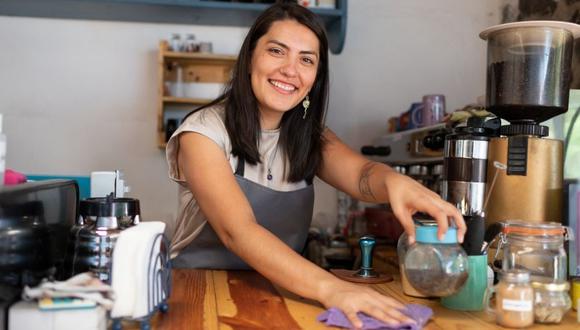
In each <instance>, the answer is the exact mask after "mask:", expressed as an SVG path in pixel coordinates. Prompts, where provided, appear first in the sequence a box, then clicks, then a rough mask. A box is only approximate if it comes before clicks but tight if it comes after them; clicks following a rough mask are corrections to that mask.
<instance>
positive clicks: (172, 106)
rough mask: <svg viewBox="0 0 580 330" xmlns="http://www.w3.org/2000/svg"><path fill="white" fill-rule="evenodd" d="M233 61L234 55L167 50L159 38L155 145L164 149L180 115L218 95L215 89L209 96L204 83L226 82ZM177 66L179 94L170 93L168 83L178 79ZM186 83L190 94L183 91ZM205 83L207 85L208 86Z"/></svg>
mask: <svg viewBox="0 0 580 330" xmlns="http://www.w3.org/2000/svg"><path fill="white" fill-rule="evenodd" d="M236 60H237V57H236V56H231V55H222V54H212V53H186V52H173V51H170V50H169V45H168V44H167V41H165V40H162V41H161V42H160V43H159V53H158V88H157V91H158V103H157V109H158V110H157V145H158V146H159V148H162V149H164V148H165V146H166V145H167V138H168V136H169V135H171V134H172V133H173V131H174V130H175V129H177V127H178V124H179V121H181V120H182V119H183V116H185V115H186V114H187V113H188V112H190V111H191V110H193V109H195V108H197V107H199V106H200V105H204V104H208V103H209V102H211V101H213V99H214V98H215V97H217V96H219V93H218V92H217V91H215V92H216V94H215V95H208V94H207V93H208V92H207V89H204V86H203V84H211V85H212V86H215V85H216V84H217V85H218V86H219V85H222V86H223V84H226V83H227V82H228V81H229V79H230V77H231V71H232V69H233V67H234V65H235V63H236ZM176 65H177V66H178V67H179V68H180V70H181V80H182V81H181V83H182V84H184V86H183V87H184V88H183V90H182V93H181V94H174V95H172V94H171V93H172V91H171V88H169V86H168V85H171V84H175V83H176V82H177V81H178V78H177V77H178V76H179V75H178V74H177V72H176V70H178V69H177V66H176ZM186 84H187V85H188V86H189V88H191V91H193V93H192V94H190V95H188V93H186V92H185V85H186ZM205 86H206V87H207V85H205ZM196 89H198V91H200V90H205V92H204V93H200V92H197V93H196V92H195V90H196ZM188 90H189V89H188ZM211 91H212V92H213V89H212V90H211ZM176 95H178V96H176ZM198 95H203V96H198ZM188 96H189V97H188ZM195 96H198V97H195ZM170 113H173V115H170ZM172 116H173V118H172Z"/></svg>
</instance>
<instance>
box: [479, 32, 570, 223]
mask: <svg viewBox="0 0 580 330" xmlns="http://www.w3.org/2000/svg"><path fill="white" fill-rule="evenodd" d="M579 35H580V26H579V25H577V24H573V23H567V22H556V21H529V22H518V23H509V24H502V25H498V26H494V27H491V28H489V29H487V30H485V31H483V32H482V33H481V34H480V37H481V38H482V39H483V40H487V42H488V53H487V90H486V107H487V109H488V111H490V112H491V113H493V114H495V115H496V116H497V117H498V118H501V119H504V120H506V121H508V122H509V125H504V126H502V127H501V128H500V132H499V136H496V137H492V138H491V139H490V143H489V150H488V168H487V179H488V185H487V194H488V195H489V196H487V197H486V198H487V201H486V205H485V209H484V212H485V214H486V221H487V224H488V226H489V225H493V224H495V223H498V222H500V221H503V220H507V219H519V220H523V221H527V222H532V223H541V222H561V221H562V203H563V201H562V199H563V188H562V187H563V141H561V140H556V139H550V138H547V136H548V133H549V132H548V127H547V126H544V125H542V122H544V121H546V120H548V119H550V118H552V117H554V116H557V115H559V114H562V113H564V112H566V111H567V109H568V97H569V93H570V80H571V63H572V53H573V46H574V39H575V38H577V37H578V36H579Z"/></svg>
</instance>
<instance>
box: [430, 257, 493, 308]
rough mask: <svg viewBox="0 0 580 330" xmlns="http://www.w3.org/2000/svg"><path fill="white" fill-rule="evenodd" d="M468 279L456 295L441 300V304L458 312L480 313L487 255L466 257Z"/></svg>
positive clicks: (482, 306)
mask: <svg viewBox="0 0 580 330" xmlns="http://www.w3.org/2000/svg"><path fill="white" fill-rule="evenodd" d="M467 262H468V264H469V277H468V278H467V283H465V286H464V287H463V288H462V289H461V290H460V291H459V292H457V293H455V294H453V295H451V296H447V297H443V298H441V304H442V305H443V306H445V307H446V308H449V309H454V310H459V311H481V310H483V309H484V308H485V302H484V296H485V290H486V289H487V255H480V256H468V257H467Z"/></svg>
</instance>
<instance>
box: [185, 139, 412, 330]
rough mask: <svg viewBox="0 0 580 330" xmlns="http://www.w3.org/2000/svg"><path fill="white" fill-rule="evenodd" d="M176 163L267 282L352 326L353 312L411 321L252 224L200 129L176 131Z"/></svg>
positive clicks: (232, 245) (225, 237)
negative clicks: (334, 310) (338, 312)
mask: <svg viewBox="0 0 580 330" xmlns="http://www.w3.org/2000/svg"><path fill="white" fill-rule="evenodd" d="M179 145H180V149H179V153H178V165H179V169H180V171H181V172H182V173H183V175H184V176H185V178H186V181H187V184H188V186H189V188H190V189H191V191H192V193H193V196H194V198H195V199H196V200H197V202H198V204H199V206H200V208H201V210H202V212H203V213H204V214H205V215H206V216H207V218H208V221H209V223H210V225H211V226H212V227H213V229H214V230H215V231H216V233H217V235H218V236H219V238H220V240H221V241H222V242H223V243H224V245H225V246H226V247H227V248H228V249H230V250H231V251H232V252H234V253H235V254H236V255H238V256H239V257H240V258H242V259H243V260H244V261H245V262H246V263H248V264H249V265H250V266H252V267H253V268H254V269H255V270H257V271H258V272H260V273H261V274H262V275H264V276H265V277H266V278H268V279H269V280H270V281H272V282H274V283H276V284H277V285H279V286H281V287H283V288H285V289H287V290H289V291H292V292H294V293H296V294H298V295H301V296H303V297H306V298H310V299H315V300H318V301H320V302H321V303H322V304H324V305H325V306H326V307H333V306H334V307H338V308H340V309H342V310H343V311H344V312H345V314H346V315H347V316H348V318H349V319H350V320H351V322H353V324H355V325H356V326H362V324H361V322H360V320H359V319H358V318H357V316H356V312H359V311H362V312H365V313H366V314H368V315H371V316H373V317H376V318H378V319H381V320H383V321H385V322H388V323H391V324H398V323H400V322H402V321H405V322H409V321H410V319H409V318H407V317H406V316H404V315H403V314H402V313H401V312H399V311H398V309H401V308H403V306H402V305H401V303H399V302H397V301H396V300H394V299H392V298H389V297H385V296H383V295H381V294H379V293H377V292H376V291H374V290H372V289H369V288H365V287H361V286H358V285H354V284H352V283H348V282H345V281H342V280H339V279H338V278H336V277H334V276H333V275H331V274H330V273H328V272H326V271H324V270H322V269H321V268H319V267H317V266H316V265H314V264H313V263H311V262H309V261H308V260H306V259H304V258H302V257H301V256H300V255H299V254H297V253H296V252H294V250H292V249H291V248H289V247H288V246H287V245H286V244H284V243H283V242H282V241H281V240H280V239H278V238H277V237H276V236H274V235H273V234H272V233H270V232H269V231H268V230H266V229H265V228H263V227H262V226H260V225H259V224H257V223H256V220H255V217H254V214H253V212H252V208H251V206H250V204H249V202H248V200H247V199H246V197H245V195H244V194H243V192H242V190H241V189H240V187H239V185H238V184H237V182H236V180H235V177H234V175H233V174H232V169H231V167H230V164H229V163H228V161H227V159H226V158H225V156H224V153H223V150H222V149H220V148H219V147H218V146H217V145H216V144H215V143H214V142H213V141H211V140H210V139H209V138H207V137H205V136H203V135H201V134H198V133H191V132H190V133H182V134H181V135H180V136H179Z"/></svg>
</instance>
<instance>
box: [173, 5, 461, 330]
mask: <svg viewBox="0 0 580 330" xmlns="http://www.w3.org/2000/svg"><path fill="white" fill-rule="evenodd" d="M327 93H328V43H327V39H326V35H325V33H324V29H323V27H322V26H321V25H320V23H319V22H318V21H317V19H316V18H315V16H314V15H313V14H312V13H311V12H309V11H308V10H306V9H304V8H302V7H300V6H298V5H295V4H277V5H274V6H272V7H270V8H269V9H267V10H266V11H265V12H264V13H263V14H262V15H261V16H260V17H258V19H257V20H256V22H255V23H254V25H253V26H252V27H251V29H250V31H249V32H248V35H247V37H246V39H245V40H244V43H243V45H242V48H241V50H240V54H239V57H238V62H237V64H236V67H235V68H234V72H233V76H232V80H231V82H230V84H229V86H228V88H227V89H226V92H225V93H224V94H223V95H222V96H221V97H219V98H218V99H216V100H215V101H213V102H212V103H210V104H209V105H207V106H205V107H203V108H202V109H199V110H196V111H194V112H193V113H191V114H190V115H188V117H187V118H186V120H185V121H184V123H183V124H182V125H181V126H180V127H179V129H178V130H177V131H176V132H175V134H174V135H173V136H172V137H171V139H170V140H169V142H168V146H167V158H168V163H169V167H170V170H169V172H170V177H171V178H172V179H173V180H175V181H177V182H178V183H179V184H180V186H181V188H180V197H181V204H180V205H181V206H180V210H179V214H178V222H177V229H176V233H175V236H174V237H173V240H172V257H174V259H173V265H174V267H178V268H183V267H186V268H218V269H244V268H249V267H251V268H253V269H255V270H257V271H258V272H260V273H261V274H262V275H264V276H265V277H266V278H268V279H269V280H271V281H272V282H274V283H276V284H277V285H280V286H281V287H284V288H285V289H288V290H290V291H292V292H294V293H296V294H299V295H301V296H303V297H307V298H311V299H316V300H318V301H319V302H321V303H322V304H323V305H324V306H326V307H338V308H340V309H341V310H343V311H344V312H345V314H346V315H347V317H348V318H349V319H350V321H351V322H352V323H353V324H354V325H355V326H359V327H360V326H361V325H362V324H361V321H360V320H359V319H358V317H357V316H356V313H357V312H359V311H360V312H364V313H366V314H368V315H371V316H373V317H375V318H377V319H380V320H383V321H385V322H388V323H391V324H399V323H401V322H409V321H410V320H409V319H408V318H407V317H406V316H404V315H403V314H402V313H401V312H400V311H399V310H400V309H401V308H403V306H402V305H401V304H400V303H399V302H397V301H396V300H394V299H392V298H390V297H386V296H383V295H382V294H380V293H378V292H376V291H374V290H372V289H369V288H366V287H362V286H359V285H356V284H353V283H349V282H345V281H342V280H340V279H338V278H336V277H334V276H333V275H331V274H330V273H328V272H326V271H324V270H322V269H320V268H319V267H317V266H316V265H314V264H312V263H311V262H309V261H308V260H306V259H304V258H302V257H301V256H300V255H299V254H298V253H297V252H296V251H300V250H301V249H302V247H303V246H304V243H305V240H306V235H307V231H308V227H309V225H310V221H311V218H312V207H313V200H314V193H313V188H312V179H313V177H314V176H315V175H316V176H318V177H319V178H320V179H322V180H324V181H326V182H327V183H329V184H331V185H333V186H334V187H336V188H337V189H340V190H342V191H345V192H347V193H348V194H350V195H351V196H353V197H354V198H356V199H359V200H363V201H370V202H389V203H390V204H391V206H392V208H393V211H394V212H395V215H396V216H397V218H398V219H399V221H400V222H401V224H402V225H403V227H404V228H405V231H406V232H407V233H408V234H409V236H410V237H411V239H414V227H413V222H412V218H411V216H412V214H413V213H414V212H416V211H423V212H426V213H429V214H431V215H432V216H433V217H434V218H435V219H436V220H437V222H438V224H439V226H440V233H439V234H440V235H443V234H444V232H445V231H446V230H447V226H448V218H449V217H451V218H453V219H454V220H455V223H456V224H457V226H458V228H459V231H458V232H459V236H460V237H459V238H460V239H462V238H463V233H464V231H465V224H464V222H463V218H462V217H461V215H460V214H459V212H458V211H457V209H456V208H454V207H453V206H451V205H450V204H448V203H446V202H445V201H443V200H441V199H440V198H439V196H437V194H435V193H433V192H431V191H429V190H427V189H426V188H424V187H423V186H421V185H420V184H418V183H416V182H415V181H413V180H411V179H410V178H408V177H405V176H403V175H400V174H397V173H396V172H394V171H392V170H391V169H390V168H389V167H388V166H386V165H384V164H379V163H375V162H371V161H368V160H366V159H365V158H363V157H362V156H360V155H359V154H357V153H355V152H354V151H352V150H351V149H349V148H348V147H347V146H346V145H345V144H344V143H342V142H341V141H340V140H339V139H338V138H337V137H336V136H335V135H334V134H333V133H332V131H330V130H329V129H326V128H325V127H324V116H325V111H326V104H327ZM207 223H209V225H208V224H207Z"/></svg>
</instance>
